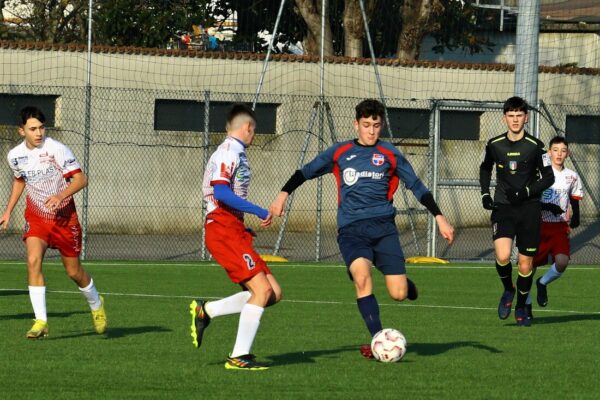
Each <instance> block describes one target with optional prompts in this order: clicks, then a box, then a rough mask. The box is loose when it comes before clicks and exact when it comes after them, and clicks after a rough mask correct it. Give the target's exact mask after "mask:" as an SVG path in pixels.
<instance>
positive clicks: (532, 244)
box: [491, 201, 542, 256]
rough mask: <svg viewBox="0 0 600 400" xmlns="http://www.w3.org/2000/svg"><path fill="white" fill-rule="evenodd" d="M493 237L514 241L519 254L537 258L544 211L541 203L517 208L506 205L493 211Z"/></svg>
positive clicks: (535, 202) (531, 203) (532, 203)
mask: <svg viewBox="0 0 600 400" xmlns="http://www.w3.org/2000/svg"><path fill="white" fill-rule="evenodd" d="M491 220H492V237H493V239H494V240H496V239H499V238H510V239H514V238H515V236H516V237H517V242H516V246H517V248H518V249H519V253H521V254H523V255H525V256H535V254H536V253H537V250H538V246H539V244H540V225H541V223H542V211H541V206H540V202H539V201H532V202H528V203H524V204H520V205H517V206H513V205H504V204H501V205H499V206H498V209H496V210H494V211H492V217H491Z"/></svg>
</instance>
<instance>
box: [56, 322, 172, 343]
mask: <svg viewBox="0 0 600 400" xmlns="http://www.w3.org/2000/svg"><path fill="white" fill-rule="evenodd" d="M167 332H172V330H171V329H168V328H165V327H162V326H156V325H150V326H134V327H131V328H119V327H112V328H111V327H109V328H108V329H106V332H105V333H104V334H103V335H98V334H97V333H96V332H94V331H85V332H78V333H73V334H69V335H61V336H50V337H49V338H48V339H47V340H62V339H74V338H79V337H85V336H99V337H101V338H103V339H121V338H124V337H127V336H131V335H144V334H146V333H167Z"/></svg>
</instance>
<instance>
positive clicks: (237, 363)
mask: <svg viewBox="0 0 600 400" xmlns="http://www.w3.org/2000/svg"><path fill="white" fill-rule="evenodd" d="M225 369H240V370H246V371H264V370H267V369H269V366H268V365H267V364H265V363H260V362H257V361H256V356H255V355H254V354H246V355H244V356H238V357H227V361H225Z"/></svg>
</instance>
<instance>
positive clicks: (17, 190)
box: [0, 178, 25, 230]
mask: <svg viewBox="0 0 600 400" xmlns="http://www.w3.org/2000/svg"><path fill="white" fill-rule="evenodd" d="M24 190H25V180H23V179H20V178H14V179H13V185H12V189H11V192H10V197H9V198H8V204H7V205H6V209H5V210H4V213H3V214H2V217H0V225H1V226H2V229H4V230H6V228H8V223H9V222H10V215H11V214H12V211H13V209H14V208H15V206H16V205H17V203H18V202H19V199H20V198H21V195H22V194H23V191H24Z"/></svg>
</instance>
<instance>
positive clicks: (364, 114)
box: [356, 99, 385, 121]
mask: <svg viewBox="0 0 600 400" xmlns="http://www.w3.org/2000/svg"><path fill="white" fill-rule="evenodd" d="M384 116H385V107H384V106H383V104H381V102H380V101H377V100H375V99H367V100H363V101H361V102H360V103H358V105H357V106H356V120H357V121H358V120H359V119H361V118H369V117H379V118H381V120H383V117H384Z"/></svg>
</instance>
